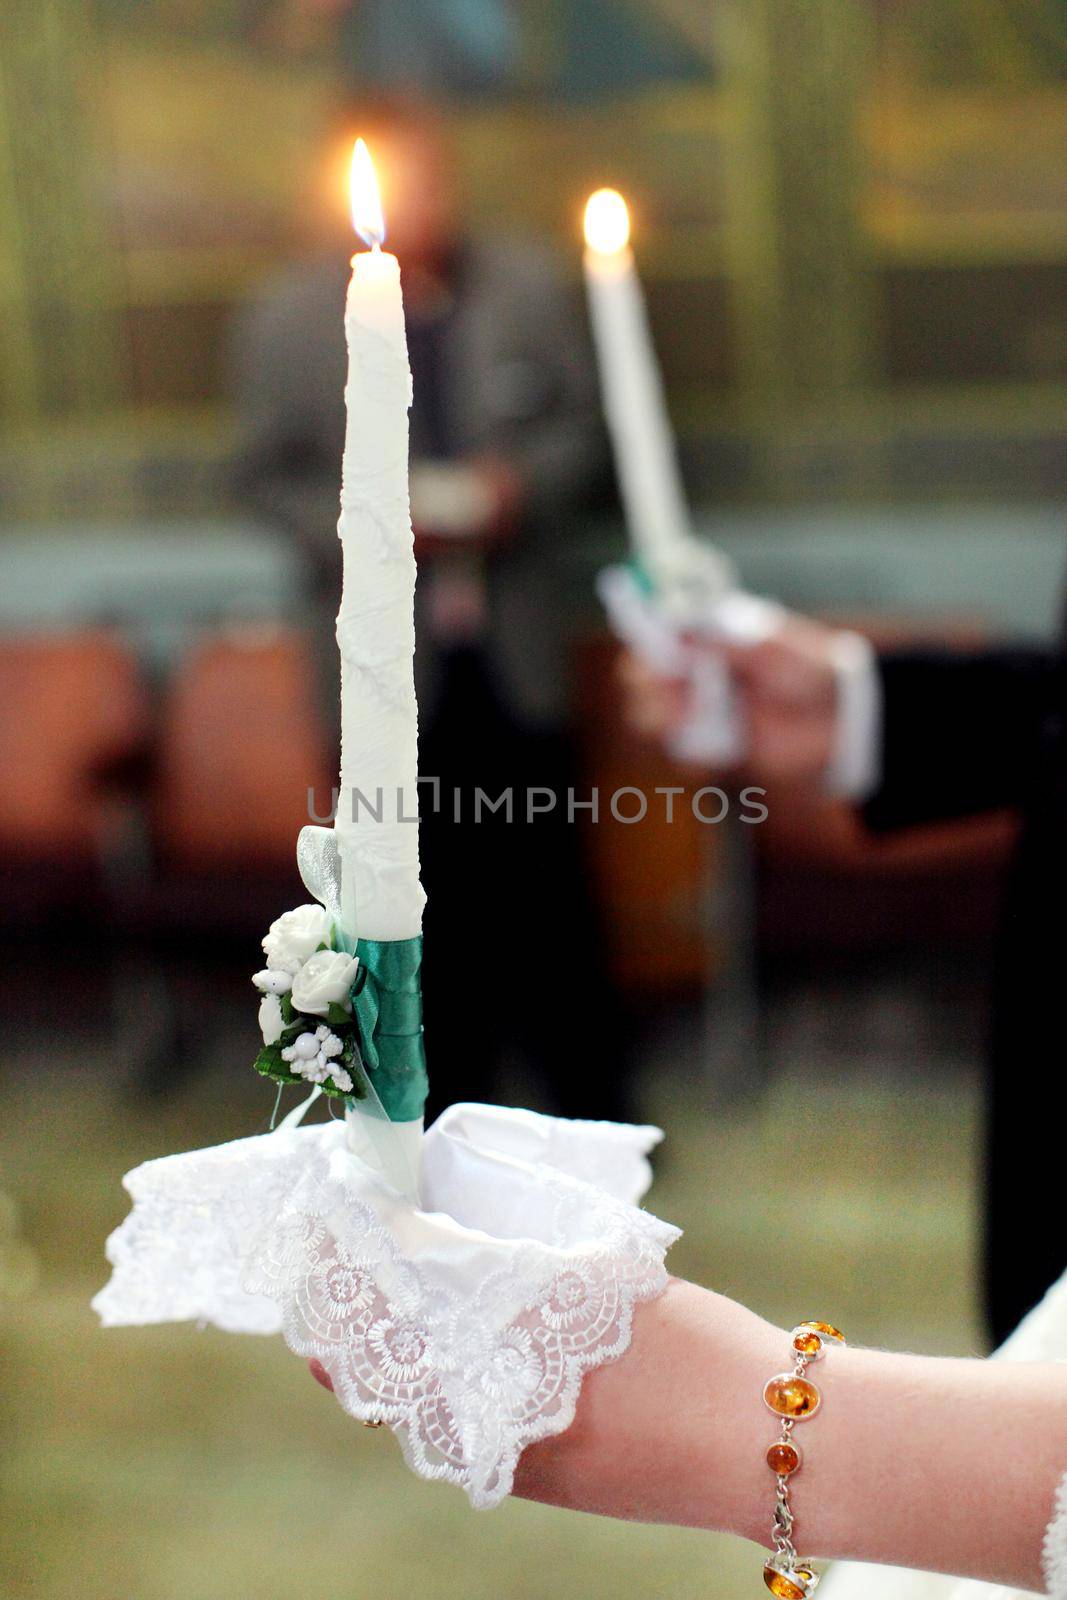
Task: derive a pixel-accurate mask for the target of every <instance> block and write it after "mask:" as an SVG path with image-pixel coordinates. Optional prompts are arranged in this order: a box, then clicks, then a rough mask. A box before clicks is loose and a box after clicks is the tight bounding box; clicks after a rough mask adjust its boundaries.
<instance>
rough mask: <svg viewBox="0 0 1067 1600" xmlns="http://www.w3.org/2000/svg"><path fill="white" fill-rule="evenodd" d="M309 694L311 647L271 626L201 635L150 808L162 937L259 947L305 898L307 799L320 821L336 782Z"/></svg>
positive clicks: (163, 739) (170, 724)
mask: <svg viewBox="0 0 1067 1600" xmlns="http://www.w3.org/2000/svg"><path fill="white" fill-rule="evenodd" d="M314 691H315V680H314V675H313V672H312V664H311V660H310V655H309V652H308V650H307V647H306V644H305V642H304V640H303V639H302V637H301V636H300V635H299V633H297V632H295V631H294V630H292V629H288V628H282V627H278V626H274V625H270V626H266V625H263V626H257V627H250V626H244V627H241V628H238V629H232V630H228V631H227V632H225V633H222V634H218V635H214V636H212V637H209V638H206V639H205V640H203V641H202V642H201V643H200V644H198V645H197V646H196V647H195V648H194V649H193V650H192V651H191V653H190V654H189V656H188V657H187V658H186V660H185V661H184V662H183V663H182V664H181V666H180V667H179V668H178V670H177V673H176V675H175V677H174V680H173V682H172V684H171V687H170V690H169V693H168V696H167V699H166V702H165V705H164V707H163V712H162V719H161V726H160V731H159V746H158V753H157V763H156V771H155V781H154V792H153V797H152V803H151V807H150V817H151V824H152V835H153V842H154V847H155V854H156V859H157V882H156V884H155V887H154V893H153V904H152V910H151V920H152V922H153V923H154V924H155V925H156V927H157V931H164V930H165V926H166V924H167V923H171V924H174V925H181V924H182V923H183V922H184V923H185V924H188V923H189V922H190V921H194V922H196V923H197V924H198V925H200V926H202V927H204V928H205V929H207V930H208V931H210V930H214V931H217V932H219V933H220V934H221V933H225V932H230V933H238V934H239V935H240V936H241V937H242V938H244V937H246V936H248V935H250V934H253V933H254V934H255V936H256V937H257V938H258V936H259V933H260V932H262V931H263V929H262V928H259V921H260V920H261V919H262V918H263V917H264V916H266V918H267V921H268V922H269V921H270V919H271V918H273V917H276V916H278V915H279V914H280V912H282V911H284V910H286V909H287V907H288V906H289V905H290V904H292V903H294V902H293V900H292V896H293V895H296V896H297V897H298V898H299V897H300V896H301V894H302V893H303V891H302V890H301V888H300V882H299V879H298V877H297V874H296V836H297V833H298V832H299V830H300V828H301V827H302V826H303V824H304V823H306V822H307V821H308V812H309V791H310V792H311V794H312V796H313V800H314V805H315V809H316V811H317V812H320V813H325V812H326V811H328V809H329V803H330V794H331V781H333V782H336V779H335V778H334V779H332V780H331V775H330V766H329V760H328V753H327V741H326V738H325V736H324V732H323V728H322V722H321V718H320V717H319V715H318V713H317V709H316V705H315V692H314ZM286 896H289V898H288V899H286V898H285V897H286ZM305 897H306V896H305ZM263 926H264V928H265V926H266V923H264V925H263Z"/></svg>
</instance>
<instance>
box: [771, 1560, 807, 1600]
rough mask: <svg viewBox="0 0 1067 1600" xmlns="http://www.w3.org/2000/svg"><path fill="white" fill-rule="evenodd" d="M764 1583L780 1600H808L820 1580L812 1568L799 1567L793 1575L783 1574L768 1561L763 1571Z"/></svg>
mask: <svg viewBox="0 0 1067 1600" xmlns="http://www.w3.org/2000/svg"><path fill="white" fill-rule="evenodd" d="M763 1581H764V1583H765V1584H766V1585H767V1587H768V1589H769V1590H770V1591H771V1593H772V1594H775V1595H777V1596H778V1600H808V1596H809V1595H810V1594H811V1592H812V1590H813V1589H814V1588H815V1585H816V1584H817V1583H818V1581H819V1579H818V1576H817V1575H816V1574H815V1573H814V1572H812V1570H811V1568H810V1567H797V1568H796V1570H795V1571H794V1572H792V1573H790V1572H781V1571H780V1570H779V1569H778V1567H776V1566H775V1565H774V1563H773V1562H771V1561H768V1562H767V1565H766V1566H765V1567H764V1569H763Z"/></svg>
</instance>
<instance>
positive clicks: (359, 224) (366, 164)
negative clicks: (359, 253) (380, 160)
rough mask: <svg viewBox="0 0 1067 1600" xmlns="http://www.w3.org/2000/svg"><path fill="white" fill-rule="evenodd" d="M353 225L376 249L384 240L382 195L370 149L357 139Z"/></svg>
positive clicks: (362, 237) (354, 164)
mask: <svg viewBox="0 0 1067 1600" xmlns="http://www.w3.org/2000/svg"><path fill="white" fill-rule="evenodd" d="M350 193H351V199H352V226H353V227H354V228H355V230H356V232H357V233H358V234H359V236H360V238H361V239H363V240H364V241H365V242H366V243H367V244H369V245H371V246H373V247H374V248H377V247H378V246H379V245H381V244H383V243H384V241H385V218H384V216H383V215H382V197H381V194H380V193H379V190H378V179H377V177H376V175H375V171H374V163H373V162H372V161H371V158H370V151H369V150H368V149H367V146H366V144H365V142H364V141H363V140H362V139H357V140H356V143H355V146H354V148H353V151H352V183H351V190H350Z"/></svg>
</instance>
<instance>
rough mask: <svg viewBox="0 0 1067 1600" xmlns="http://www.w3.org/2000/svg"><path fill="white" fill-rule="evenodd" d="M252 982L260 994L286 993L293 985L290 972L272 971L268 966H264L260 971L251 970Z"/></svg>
mask: <svg viewBox="0 0 1067 1600" xmlns="http://www.w3.org/2000/svg"><path fill="white" fill-rule="evenodd" d="M252 982H253V983H254V984H255V986H256V988H257V989H259V990H260V992H261V993H262V994H288V993H289V990H290V989H291V988H292V987H293V975H292V973H291V972H272V971H271V969H270V967H264V968H263V971H262V972H253V974H252Z"/></svg>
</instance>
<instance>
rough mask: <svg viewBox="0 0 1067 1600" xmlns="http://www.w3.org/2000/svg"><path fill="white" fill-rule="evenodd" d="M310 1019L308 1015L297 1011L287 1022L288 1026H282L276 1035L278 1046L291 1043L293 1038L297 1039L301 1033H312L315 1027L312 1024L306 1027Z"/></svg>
mask: <svg viewBox="0 0 1067 1600" xmlns="http://www.w3.org/2000/svg"><path fill="white" fill-rule="evenodd" d="M310 1021H311V1019H310V1018H309V1017H302V1016H301V1015H300V1013H299V1012H297V1014H296V1016H295V1018H294V1020H293V1021H292V1022H291V1023H290V1024H289V1026H288V1027H287V1028H283V1029H282V1031H281V1033H280V1034H279V1036H278V1046H279V1048H281V1047H282V1046H288V1045H291V1044H292V1042H293V1040H294V1039H299V1037H300V1035H301V1034H302V1033H314V1032H315V1027H314V1026H312V1027H311V1028H309V1027H308V1023H309V1022H310Z"/></svg>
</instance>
